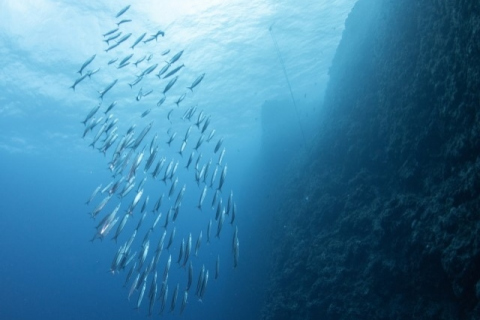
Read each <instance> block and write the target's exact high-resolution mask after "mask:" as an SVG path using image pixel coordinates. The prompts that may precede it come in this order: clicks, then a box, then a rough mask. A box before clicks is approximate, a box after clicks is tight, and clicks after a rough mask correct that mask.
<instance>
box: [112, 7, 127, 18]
mask: <svg viewBox="0 0 480 320" xmlns="http://www.w3.org/2000/svg"><path fill="white" fill-rule="evenodd" d="M128 9H130V5H128V6H126V7H125V8H123V9H122V10H120V11H119V12H118V13H117V15H116V16H115V18H118V17H120V16H121V15H122V14H124V13H125V12H126V11H127V10H128Z"/></svg>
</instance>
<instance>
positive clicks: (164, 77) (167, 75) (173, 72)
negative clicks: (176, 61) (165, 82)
mask: <svg viewBox="0 0 480 320" xmlns="http://www.w3.org/2000/svg"><path fill="white" fill-rule="evenodd" d="M183 67H185V65H184V64H182V65H181V66H179V67H176V68H175V69H173V70H172V71H170V72H169V73H167V74H166V75H164V76H163V79H166V78H168V77H170V76H173V75H174V74H175V73H177V72H178V71H180V69H182V68H183Z"/></svg>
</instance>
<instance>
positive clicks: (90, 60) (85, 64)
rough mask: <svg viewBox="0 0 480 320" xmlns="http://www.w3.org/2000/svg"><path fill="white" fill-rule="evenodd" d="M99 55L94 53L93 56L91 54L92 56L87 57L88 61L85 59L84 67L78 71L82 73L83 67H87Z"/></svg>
mask: <svg viewBox="0 0 480 320" xmlns="http://www.w3.org/2000/svg"><path fill="white" fill-rule="evenodd" d="M96 56H97V55H96V54H94V55H93V56H91V57H90V58H88V59H87V61H85V62H84V63H83V64H82V67H81V68H80V70H78V73H80V75H81V74H82V72H83V69H85V68H86V67H87V66H88V65H89V64H90V63H91V62H92V61H93V59H95V57H96Z"/></svg>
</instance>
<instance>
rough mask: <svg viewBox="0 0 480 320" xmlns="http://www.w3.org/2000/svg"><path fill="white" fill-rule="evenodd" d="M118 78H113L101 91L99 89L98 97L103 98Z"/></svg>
mask: <svg viewBox="0 0 480 320" xmlns="http://www.w3.org/2000/svg"><path fill="white" fill-rule="evenodd" d="M117 81H118V79H115V80H114V81H113V82H112V83H110V84H109V85H108V86H106V87H105V89H103V90H102V91H99V92H98V93H100V99H102V100H103V96H104V95H105V94H106V93H107V92H108V91H109V90H110V89H112V88H113V86H114V85H115V84H116V83H117Z"/></svg>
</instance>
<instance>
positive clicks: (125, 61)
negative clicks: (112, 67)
mask: <svg viewBox="0 0 480 320" xmlns="http://www.w3.org/2000/svg"><path fill="white" fill-rule="evenodd" d="M132 57H133V53H131V54H129V55H128V56H126V57H125V58H123V59H122V61H120V63H119V65H122V64H125V63H127V61H128V60H130V59H131V58H132Z"/></svg>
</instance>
